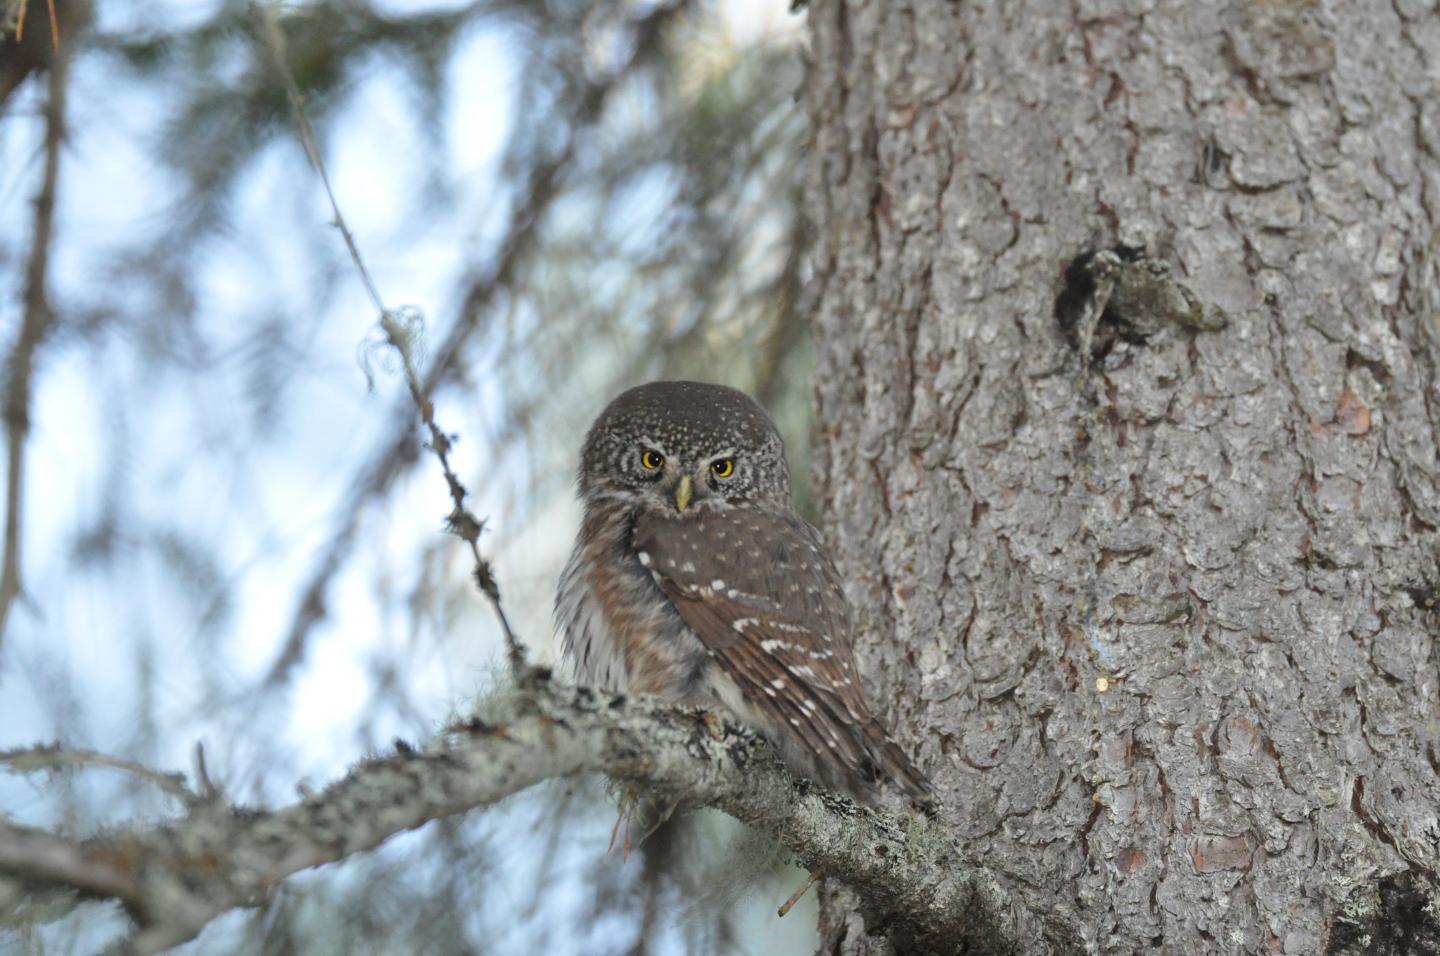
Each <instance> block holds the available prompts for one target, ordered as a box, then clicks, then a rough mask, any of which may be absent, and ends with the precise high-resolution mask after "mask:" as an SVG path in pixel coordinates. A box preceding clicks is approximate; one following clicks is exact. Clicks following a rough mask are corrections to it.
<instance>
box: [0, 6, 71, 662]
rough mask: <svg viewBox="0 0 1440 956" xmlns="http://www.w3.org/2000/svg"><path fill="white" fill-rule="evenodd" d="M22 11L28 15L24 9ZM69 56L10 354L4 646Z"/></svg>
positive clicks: (45, 304) (53, 107)
mask: <svg viewBox="0 0 1440 956" xmlns="http://www.w3.org/2000/svg"><path fill="white" fill-rule="evenodd" d="M21 13H22V16H23V13H24V9H23V7H22V9H21ZM67 72H68V70H67V69H66V63H65V57H64V56H56V57H55V62H54V64H53V65H52V66H51V68H50V95H49V99H48V102H47V103H46V106H45V171H44V174H43V178H42V180H41V183H40V191H39V192H38V193H36V195H35V219H34V226H33V228H32V231H31V246H30V259H29V262H28V263H27V265H26V269H25V292H24V316H23V317H22V319H21V322H20V334H19V335H18V336H17V337H16V339H15V346H14V348H13V349H12V350H11V352H10V363H9V364H10V367H9V369H8V374H7V376H6V378H7V379H8V385H9V387H8V389H7V391H6V394H5V428H6V433H7V446H8V447H7V453H8V462H7V467H6V476H7V479H6V486H5V546H4V567H3V569H0V644H3V643H4V639H5V625H6V622H7V621H8V619H9V616H10V609H11V607H12V606H13V605H14V603H15V600H16V599H17V598H18V597H20V595H21V594H22V593H23V592H24V586H23V584H22V583H21V574H20V544H21V540H22V535H21V527H22V525H21V511H22V508H23V507H24V498H25V496H24V481H25V443H26V438H27V437H28V436H29V433H30V377H31V373H32V372H33V370H34V367H35V353H36V351H37V350H38V349H39V348H40V344H41V342H43V341H44V339H45V337H46V335H47V334H49V332H50V328H51V326H52V325H53V324H54V319H55V316H54V313H53V312H52V311H51V308H50V299H49V295H48V293H47V291H46V285H47V281H48V275H49V270H50V246H51V243H52V242H53V240H54V231H55V191H56V188H57V185H58V183H59V180H60V144H61V141H62V140H63V139H64V135H65V80H66V74H67Z"/></svg>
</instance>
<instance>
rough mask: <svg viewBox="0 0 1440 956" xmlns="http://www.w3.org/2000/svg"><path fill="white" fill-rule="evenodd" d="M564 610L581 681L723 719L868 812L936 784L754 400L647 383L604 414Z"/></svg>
mask: <svg viewBox="0 0 1440 956" xmlns="http://www.w3.org/2000/svg"><path fill="white" fill-rule="evenodd" d="M579 496H580V500H581V502H582V504H583V505H584V509H585V513H584V519H583V521H582V523H581V526H580V534H579V536H578V538H577V539H576V542H575V550H574V553H573V554H572V555H571V557H570V561H569V563H568V564H567V565H566V567H565V571H564V573H563V574H562V575H561V578H560V587H559V591H558V593H557V594H556V601H555V613H556V618H557V621H558V623H559V626H560V627H561V629H562V630H563V632H564V638H563V644H564V652H565V657H566V659H567V661H568V662H569V664H570V666H571V667H572V668H573V671H574V674H575V677H576V679H577V680H578V681H580V682H581V683H584V684H589V685H592V686H598V687H602V688H605V689H608V690H612V691H621V692H628V691H637V692H644V693H649V694H655V695H658V696H659V697H662V698H664V699H666V700H669V701H672V702H674V703H675V704H679V705H685V706H695V707H701V708H705V709H707V710H712V711H719V712H722V713H727V714H729V715H732V716H734V717H736V718H738V719H739V720H740V721H741V722H742V723H744V724H746V725H748V726H750V727H753V728H754V729H756V730H758V731H759V732H760V733H762V734H764V735H765V736H766V737H768V738H769V739H770V740H771V741H773V742H774V743H775V744H776V745H777V747H778V748H779V750H780V753H781V755H782V756H783V757H784V759H785V761H786V763H787V764H788V765H789V766H790V767H791V769H792V770H794V771H796V772H797V773H799V774H801V775H802V776H807V777H811V778H813V779H815V780H818V781H820V782H821V783H823V784H825V785H826V786H828V787H831V788H834V789H839V790H843V791H845V792H847V793H849V794H850V795H852V796H854V797H856V798H857V799H860V800H862V801H864V802H867V803H874V802H875V801H876V796H877V793H878V785H879V783H880V781H882V780H889V781H891V782H893V783H894V784H895V785H896V786H898V787H899V788H900V789H901V790H903V791H904V793H905V794H906V795H908V796H909V797H910V798H911V800H912V801H914V802H916V803H918V804H920V805H922V806H923V805H929V803H930V798H931V790H930V783H929V781H928V780H926V778H925V775H924V774H922V773H921V772H920V771H919V770H917V769H915V766H914V765H913V764H912V763H911V762H910V760H909V758H908V757H906V755H905V753H904V752H903V751H902V750H901V749H900V748H899V747H898V746H897V745H896V744H895V743H894V741H892V740H891V739H890V738H889V736H888V735H887V734H886V733H885V730H884V728H883V727H881V725H880V722H879V721H878V720H876V719H875V716H874V715H873V714H872V713H871V711H870V707H869V706H868V705H867V704H866V702H865V696H864V693H863V691H862V689H861V684H860V675H859V674H858V673H857V672H856V670H855V659H854V655H853V654H852V653H851V649H850V608H849V605H848V604H847V603H846V600H845V595H844V592H843V591H842V590H841V589H840V579H839V575H838V573H837V572H836V570H835V566H834V565H833V564H832V563H831V562H830V559H829V557H827V556H826V554H825V551H824V549H823V546H822V544H821V541H820V536H819V533H818V532H816V530H815V529H814V528H812V527H811V526H810V525H809V524H807V523H806V522H805V521H804V520H802V519H801V518H800V517H799V516H798V515H797V514H795V512H794V510H793V509H792V508H791V505H790V471H789V468H788V467H787V466H786V463H785V448H784V443H783V442H782V441H781V439H780V433H779V432H778V431H776V429H775V424H774V422H772V421H771V420H770V416H769V415H768V414H766V412H765V410H764V409H763V408H761V407H760V405H759V404H758V403H756V402H755V401H754V400H753V399H751V398H750V397H749V396H748V395H746V394H745V393H744V392H740V391H737V390H736V389H733V388H726V387H724V386H720V385H707V384H704V383H701V382H652V383H650V384H649V385H642V386H640V387H638V388H632V389H630V390H629V391H627V392H624V393H623V394H621V395H620V396H619V397H618V398H616V399H615V400H614V401H613V402H611V403H610V405H609V406H608V407H607V408H606V409H605V410H604V411H603V412H601V413H600V417H599V418H598V419H596V421H595V424H594V425H593V426H592V427H591V428H590V432H589V434H588V436H587V437H586V439H585V446H584V448H583V450H582V451H581V455H580V475H579Z"/></svg>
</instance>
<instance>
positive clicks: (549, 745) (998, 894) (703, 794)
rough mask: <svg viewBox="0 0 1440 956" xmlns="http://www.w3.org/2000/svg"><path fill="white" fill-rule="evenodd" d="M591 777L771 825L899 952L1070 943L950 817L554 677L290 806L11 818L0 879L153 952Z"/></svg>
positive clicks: (656, 707)
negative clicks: (332, 869) (109, 903)
mask: <svg viewBox="0 0 1440 956" xmlns="http://www.w3.org/2000/svg"><path fill="white" fill-rule="evenodd" d="M594 772H605V773H608V774H610V775H611V776H614V777H617V778H620V779H624V780H632V781H638V782H644V783H646V784H648V785H650V786H652V787H655V788H657V789H660V790H663V791H668V792H672V793H674V794H677V795H679V794H683V795H685V798H686V800H687V802H695V803H700V804H706V805H710V806H714V807H717V808H719V809H721V810H723V811H725V812H727V813H729V814H731V815H732V816H735V817H736V818H738V819H740V820H742V821H745V822H746V823H749V824H751V825H752V826H754V827H757V828H759V829H761V830H763V831H765V832H767V833H769V834H771V835H773V836H774V837H775V838H776V839H777V840H778V841H779V842H780V843H782V844H783V845H784V846H786V847H787V848H789V849H790V850H791V851H792V852H793V853H794V854H795V857H796V858H797V859H798V860H799V862H800V863H802V864H804V865H805V866H808V867H811V868H812V869H820V870H823V871H824V873H825V874H826V878H827V879H838V880H841V881H843V882H845V883H846V884H847V885H849V886H851V887H852V888H854V889H855V890H856V891H857V892H858V893H859V895H860V897H861V899H863V900H864V901H865V903H866V905H867V906H868V907H869V908H870V909H871V911H872V912H873V913H874V915H875V917H876V922H875V923H873V924H872V925H880V926H884V927H885V929H886V932H887V933H888V934H889V935H890V936H891V938H892V939H893V940H894V941H895V942H896V944H897V946H898V948H901V949H916V950H920V951H925V952H944V951H947V950H951V949H961V948H964V949H965V951H967V952H980V953H990V952H997V953H998V952H1017V951H1023V952H1035V951H1064V950H1066V949H1068V948H1069V946H1068V941H1069V940H1070V939H1073V938H1074V936H1073V935H1072V931H1071V927H1070V925H1069V923H1070V917H1069V916H1068V915H1067V910H1066V909H1065V908H1064V906H1063V905H1060V906H1057V908H1056V909H1055V910H1054V911H1052V912H1051V913H1048V914H1037V913H1033V912H1030V911H1028V910H1027V909H1025V908H1024V907H1023V906H1022V905H1020V904H1019V903H1018V902H1017V901H1018V900H1019V899H1020V894H1018V893H1015V894H1012V893H1011V892H1010V887H1011V886H1013V885H1014V883H1015V881H1014V879H1013V878H1012V877H1008V876H1006V875H1004V874H1000V873H997V872H994V871H991V870H986V869H984V868H980V867H977V866H976V865H975V864H974V862H973V861H971V860H969V859H967V858H966V856H965V854H964V852H963V840H962V838H961V837H960V836H959V834H957V833H956V832H954V831H952V830H951V829H950V828H949V827H947V826H946V824H945V823H944V822H943V821H939V820H926V819H922V818H919V817H914V816H909V815H903V816H902V815H895V814H890V813H886V812H880V811H873V810H869V809H864V808H860V807H857V806H855V805H854V804H852V803H850V802H849V801H847V800H844V799H842V798H839V797H836V796H833V795H830V794H828V793H825V792H822V791H819V790H817V789H814V788H812V787H810V786H808V785H806V784H804V783H803V782H802V783H797V782H796V781H795V780H793V778H791V777H790V775H789V774H788V773H787V772H786V770H785V769H784V768H783V766H782V765H781V764H780V763H779V761H778V760H777V759H776V758H775V756H774V755H773V753H772V752H771V750H770V748H769V746H768V745H767V744H765V743H763V742H762V741H760V740H759V739H758V738H756V737H754V736H753V735H751V734H749V733H747V732H745V731H742V730H738V729H736V728H733V727H730V726H726V725H721V724H718V723H715V722H714V721H709V720H703V719H700V717H698V716H695V715H692V714H689V713H684V712H677V711H675V710H673V709H671V708H669V707H667V706H666V705H664V704H662V703H659V702H657V701H653V700H649V699H645V698H633V697H632V698H628V699H627V698H626V697H623V696H612V695H608V694H600V693H596V692H593V691H590V690H588V689H585V688H575V687H569V686H563V685H557V684H554V683H552V682H550V681H549V680H548V679H546V678H545V677H544V676H543V675H542V676H539V677H536V678H534V679H532V680H529V681H527V682H526V687H525V689H524V690H513V691H507V692H504V693H501V694H499V695H497V696H495V697H493V698H491V699H489V700H487V701H486V702H484V703H482V704H481V705H480V707H479V708H478V709H477V711H476V714H475V716H474V717H473V718H472V719H471V720H469V721H467V722H465V723H463V724H459V725H455V726H452V727H450V728H448V729H447V730H446V731H445V732H444V733H443V734H441V735H440V736H439V737H438V738H437V739H436V740H435V741H434V742H433V743H432V744H431V745H429V746H427V747H425V748H424V749H413V748H410V747H407V746H399V747H398V748H397V751H396V752H395V753H394V754H392V755H390V756H386V757H383V758H377V759H373V760H367V761H365V762H363V763H361V764H358V765H357V766H355V767H354V768H353V769H352V770H351V771H350V773H348V774H347V775H346V776H345V777H344V778H342V779H341V780H339V781H337V782H335V783H334V784H332V785H331V786H330V787H328V788H327V789H325V790H324V791H323V792H320V793H317V794H315V795H313V796H310V797H308V798H306V799H305V800H303V801H301V802H299V803H295V804H292V805H290V806H287V807H283V808H280V809H275V810H263V811H260V810H254V809H250V808H242V807H236V806H232V805H230V804H228V803H226V802H224V801H222V800H219V799H213V800H197V801H195V802H193V803H192V804H191V805H190V807H189V810H188V812H187V813H186V814H185V815H183V816H181V817H178V818H176V819H173V820H171V821H168V822H166V823H164V824H162V825H158V826H153V827H150V828H142V827H135V828H132V829H129V830H124V831H119V832H113V833H108V834H106V835H103V836H97V837H92V838H90V839H85V840H72V839H68V838H66V837H63V836H59V835H56V834H52V833H47V832H43V831H37V830H34V829H29V828H22V827H18V826H15V825H12V824H8V823H5V822H3V821H0V877H9V878H12V879H16V880H18V881H19V882H20V883H21V884H22V885H24V886H26V887H34V888H35V889H36V891H37V892H40V891H45V890H54V889H55V888H57V887H58V888H68V889H70V890H73V891H75V892H76V893H78V894H79V895H80V896H82V897H86V898H98V899H116V900H119V901H120V902H121V903H123V904H124V906H125V907H126V909H127V910H128V911H129V912H130V913H131V915H132V916H133V917H134V918H135V920H136V923H137V930H136V933H135V935H134V936H132V937H131V938H130V939H128V940H126V941H125V943H124V944H123V951H127V952H142V953H148V952H156V951H158V950H160V949H164V948H166V947H169V946H173V945H175V944H177V943H180V942H183V941H185V940H187V939H190V938H192V937H193V936H194V935H195V934H196V933H198V932H199V931H200V929H201V928H203V927H204V925H205V924H206V923H207V922H209V921H210V920H211V919H212V918H214V917H215V916H218V915H219V914H221V913H223V912H226V911H228V910H231V909H234V908H236V907H244V906H258V905H260V904H262V903H263V902H264V901H265V899H266V897H267V895H268V894H269V893H270V891H271V889H273V888H274V887H275V886H277V885H278V884H280V883H281V882H283V881H284V880H285V879H286V878H288V877H290V876H291V875H293V874H294V873H296V872H298V871H300V870H303V869H306V868H308V867H313V866H318V865H321V864H324V863H330V862H334V861H336V860H340V859H344V858H345V857H348V856H351V855H353V854H356V853H361V852H364V851H366V850H369V849H372V848H374V847H376V846H378V845H380V844H381V843H383V842H384V841H385V840H386V839H388V838H389V837H391V836H393V835H394V834H396V833H400V832H402V831H405V830H411V829H414V828H416V827H419V826H421V825H423V824H425V823H427V822H429V821H431V820H435V819H439V818H441V817H445V816H449V815H451V814H455V813H461V812H464V811H467V810H471V809H474V808H477V807H483V806H487V805H489V804H493V803H495V802H497V801H499V800H501V799H503V798H505V797H507V796H509V795H511V794H514V793H518V792H519V791H521V790H524V789H526V788H528V787H531V786H533V785H534V784H537V783H539V782H541V781H544V780H549V779H553V778H557V777H568V776H573V775H576V774H584V773H594Z"/></svg>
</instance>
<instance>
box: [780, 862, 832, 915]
mask: <svg viewBox="0 0 1440 956" xmlns="http://www.w3.org/2000/svg"><path fill="white" fill-rule="evenodd" d="M824 875H825V872H824V871H823V870H811V871H810V875H809V876H808V877H806V878H805V882H804V883H801V884H800V886H799V888H798V889H796V890H795V892H794V893H791V894H790V898H789V899H788V900H786V901H785V902H784V903H781V904H780V908H779V909H778V910H776V911H775V915H776V916H778V917H780V918H781V919H784V918H785V914H786V913H788V912H790V911H791V910H792V909H794V908H795V904H796V903H798V902H800V897H802V896H804V895H805V891H806V890H808V889H810V887H812V886H814V885H815V881H816V880H818V879H820V877H822V876H824Z"/></svg>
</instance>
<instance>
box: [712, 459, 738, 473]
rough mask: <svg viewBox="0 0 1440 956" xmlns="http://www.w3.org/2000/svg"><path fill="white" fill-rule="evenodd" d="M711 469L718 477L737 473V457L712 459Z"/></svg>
mask: <svg viewBox="0 0 1440 956" xmlns="http://www.w3.org/2000/svg"><path fill="white" fill-rule="evenodd" d="M710 470H711V471H712V472H714V473H715V477H716V478H729V477H730V476H731V475H733V474H735V459H733V458H721V459H720V460H719V461H712V462H711V463H710Z"/></svg>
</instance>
